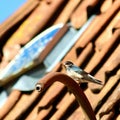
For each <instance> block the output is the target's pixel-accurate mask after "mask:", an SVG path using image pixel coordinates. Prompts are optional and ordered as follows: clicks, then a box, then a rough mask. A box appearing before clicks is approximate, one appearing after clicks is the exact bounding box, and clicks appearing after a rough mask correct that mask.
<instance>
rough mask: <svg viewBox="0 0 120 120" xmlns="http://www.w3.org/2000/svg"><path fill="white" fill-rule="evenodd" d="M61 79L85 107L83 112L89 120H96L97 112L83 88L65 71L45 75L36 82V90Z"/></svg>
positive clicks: (43, 88) (82, 106)
mask: <svg viewBox="0 0 120 120" xmlns="http://www.w3.org/2000/svg"><path fill="white" fill-rule="evenodd" d="M56 81H59V82H62V83H63V84H65V85H66V86H67V87H68V88H69V89H70V90H71V92H72V93H73V94H74V95H75V97H76V100H77V101H78V103H79V105H80V106H81V108H82V109H83V112H84V113H85V116H86V118H87V120H96V118H95V114H94V112H93V110H92V107H91V105H90V103H89V101H88V99H87V97H86V96H85V94H84V93H83V91H82V89H81V88H80V86H79V85H78V84H77V83H76V82H75V81H74V80H73V79H72V78H70V77H69V76H67V75H65V74H63V73H58V72H53V73H50V74H48V75H46V76H45V77H43V78H42V79H41V80H40V81H39V82H38V83H37V84H36V90H38V91H39V92H42V91H43V90H45V89H46V88H47V87H49V86H50V85H51V84H53V83H54V82H56Z"/></svg>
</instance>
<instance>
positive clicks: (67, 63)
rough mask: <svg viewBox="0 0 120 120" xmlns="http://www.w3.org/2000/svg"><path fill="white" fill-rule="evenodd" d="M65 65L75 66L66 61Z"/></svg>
mask: <svg viewBox="0 0 120 120" xmlns="http://www.w3.org/2000/svg"><path fill="white" fill-rule="evenodd" d="M65 64H66V65H69V66H72V65H73V63H72V62H70V61H66V62H65Z"/></svg>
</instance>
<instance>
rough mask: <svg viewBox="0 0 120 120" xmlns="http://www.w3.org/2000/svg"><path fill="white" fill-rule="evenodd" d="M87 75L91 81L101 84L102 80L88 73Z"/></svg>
mask: <svg viewBox="0 0 120 120" xmlns="http://www.w3.org/2000/svg"><path fill="white" fill-rule="evenodd" d="M89 77H90V79H91V80H90V81H91V82H94V83H97V84H99V85H103V83H102V81H100V80H98V79H96V78H95V77H93V76H92V75H90V74H89Z"/></svg>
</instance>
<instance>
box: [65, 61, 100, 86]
mask: <svg viewBox="0 0 120 120" xmlns="http://www.w3.org/2000/svg"><path fill="white" fill-rule="evenodd" d="M63 66H64V68H65V70H66V72H67V75H68V76H70V77H71V78H73V79H74V80H75V81H76V82H78V83H86V82H93V83H96V84H99V85H102V82H101V81H100V80H97V79H96V78H95V77H93V76H92V75H90V74H89V73H87V72H85V71H84V70H82V69H81V68H79V67H78V66H76V65H74V64H73V63H72V62H71V61H66V62H64V63H63Z"/></svg>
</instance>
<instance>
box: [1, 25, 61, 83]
mask: <svg viewBox="0 0 120 120" xmlns="http://www.w3.org/2000/svg"><path fill="white" fill-rule="evenodd" d="M62 27H63V24H58V25H55V26H52V27H50V28H49V29H47V30H45V31H44V32H42V33H40V34H39V35H38V36H37V37H35V38H34V39H32V40H31V41H30V42H29V43H28V44H26V45H25V46H24V47H23V48H22V49H21V50H20V52H19V53H18V54H17V55H16V56H15V58H14V59H13V60H12V61H11V62H10V63H9V64H8V65H7V67H6V68H5V69H4V70H3V71H1V72H0V81H2V82H3V81H5V80H6V79H9V78H10V77H12V76H15V75H17V74H18V73H20V72H22V71H23V70H24V69H27V68H29V67H31V66H34V64H39V62H40V61H39V60H36V59H37V58H38V57H39V55H40V53H41V52H42V51H43V49H44V48H45V46H46V45H47V43H48V42H49V41H50V40H51V39H52V38H53V36H54V35H55V34H56V33H57V32H58V30H59V29H60V28H62Z"/></svg>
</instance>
